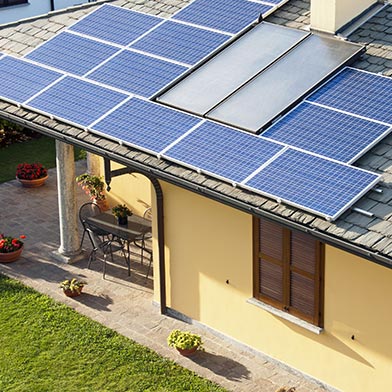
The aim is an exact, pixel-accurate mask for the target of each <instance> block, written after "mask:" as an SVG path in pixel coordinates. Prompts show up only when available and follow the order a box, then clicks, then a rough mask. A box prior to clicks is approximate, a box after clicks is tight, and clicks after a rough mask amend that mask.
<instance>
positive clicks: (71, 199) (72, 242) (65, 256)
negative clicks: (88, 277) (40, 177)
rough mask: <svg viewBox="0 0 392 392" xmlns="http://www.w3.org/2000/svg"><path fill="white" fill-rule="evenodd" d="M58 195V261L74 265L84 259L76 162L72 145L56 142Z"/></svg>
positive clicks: (56, 254)
mask: <svg viewBox="0 0 392 392" xmlns="http://www.w3.org/2000/svg"><path fill="white" fill-rule="evenodd" d="M56 166H57V193H58V201H59V218H60V247H59V248H58V251H57V252H55V257H56V259H58V260H61V261H64V262H66V263H73V262H75V261H77V260H79V259H81V258H82V257H83V254H82V251H81V249H80V246H79V245H80V239H79V230H78V218H77V214H78V209H77V203H76V182H75V176H76V174H75V161H74V148H73V146H72V145H70V144H67V143H64V142H60V141H58V140H56Z"/></svg>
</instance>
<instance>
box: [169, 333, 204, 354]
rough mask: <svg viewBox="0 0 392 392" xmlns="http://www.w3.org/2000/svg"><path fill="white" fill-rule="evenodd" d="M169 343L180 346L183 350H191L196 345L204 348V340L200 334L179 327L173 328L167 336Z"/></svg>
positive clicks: (176, 346)
mask: <svg viewBox="0 0 392 392" xmlns="http://www.w3.org/2000/svg"><path fill="white" fill-rule="evenodd" d="M167 344H168V345H169V346H171V347H175V348H180V349H181V350H189V349H191V348H194V347H196V348H197V349H199V350H203V347H202V346H203V342H202V340H201V336H200V335H196V334H193V333H191V332H186V331H180V330H179V329H173V331H171V332H170V335H169V336H168V338H167Z"/></svg>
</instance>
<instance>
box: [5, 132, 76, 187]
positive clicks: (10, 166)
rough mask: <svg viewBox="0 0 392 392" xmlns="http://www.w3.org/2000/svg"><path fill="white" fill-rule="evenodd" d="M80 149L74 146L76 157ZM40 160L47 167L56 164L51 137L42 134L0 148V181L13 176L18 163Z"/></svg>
mask: <svg viewBox="0 0 392 392" xmlns="http://www.w3.org/2000/svg"><path fill="white" fill-rule="evenodd" d="M79 153H80V149H78V148H75V158H76V159H77V157H78V155H79ZM23 162H27V163H32V162H41V163H42V164H43V165H44V166H45V167H46V168H47V169H49V168H52V167H55V166H56V148H55V140H54V139H53V138H50V137H47V136H42V137H40V138H38V139H32V140H28V141H25V142H22V143H14V144H11V145H10V146H8V147H3V148H0V183H2V182H5V181H9V180H13V179H14V178H15V172H16V166H17V165H18V163H23Z"/></svg>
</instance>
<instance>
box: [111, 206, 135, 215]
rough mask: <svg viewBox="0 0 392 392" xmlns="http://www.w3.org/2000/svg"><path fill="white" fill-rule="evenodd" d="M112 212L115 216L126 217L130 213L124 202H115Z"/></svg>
mask: <svg viewBox="0 0 392 392" xmlns="http://www.w3.org/2000/svg"><path fill="white" fill-rule="evenodd" d="M112 212H113V215H114V216H117V217H126V216H131V215H132V211H131V210H130V209H129V208H128V207H127V206H126V205H125V204H117V205H116V206H114V207H113V208H112Z"/></svg>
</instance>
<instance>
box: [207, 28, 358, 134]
mask: <svg viewBox="0 0 392 392" xmlns="http://www.w3.org/2000/svg"><path fill="white" fill-rule="evenodd" d="M361 51H362V47H361V46H359V45H356V44H352V43H350V42H344V41H339V40H337V39H334V38H328V37H322V36H317V35H311V36H310V37H308V38H306V39H305V40H303V41H301V43H300V44H299V45H297V46H296V47H295V48H294V49H293V50H291V51H289V52H288V53H287V54H286V55H285V56H284V57H282V58H281V59H280V60H279V61H277V62H275V63H273V64H271V66H270V67H269V68H267V69H266V70H265V71H263V72H261V73H260V74H259V75H257V76H256V77H255V78H254V79H252V80H251V81H250V82H249V83H247V84H246V85H245V86H243V87H242V88H240V89H238V90H237V91H236V92H235V93H233V94H232V95H231V96H230V97H229V98H227V99H226V100H225V101H223V102H222V103H221V104H220V105H218V106H216V107H215V108H214V109H213V110H211V111H210V112H209V113H207V115H206V117H208V118H210V119H213V120H217V121H221V122H223V123H225V124H230V125H232V126H237V127H238V128H241V129H245V130H247V131H250V132H255V133H257V132H259V131H260V130H261V129H263V127H265V126H267V125H268V124H269V123H270V122H271V121H272V120H274V119H275V118H276V117H277V116H278V115H279V114H280V113H282V111H284V110H286V109H288V108H290V107H292V106H293V105H294V104H296V103H297V102H299V100H300V99H301V98H302V97H303V96H304V95H305V94H307V93H308V92H309V91H310V90H311V89H312V88H315V87H316V86H317V85H318V84H319V83H321V82H322V81H323V80H325V79H326V78H327V77H328V76H329V75H330V74H331V73H333V72H335V71H336V70H337V69H339V68H340V67H342V66H343V65H344V64H346V63H347V62H348V61H350V60H352V59H353V58H354V57H355V56H358V55H359V54H360V53H361ZM272 98H273V99H272Z"/></svg>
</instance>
